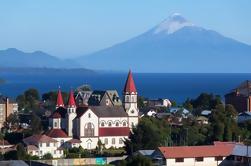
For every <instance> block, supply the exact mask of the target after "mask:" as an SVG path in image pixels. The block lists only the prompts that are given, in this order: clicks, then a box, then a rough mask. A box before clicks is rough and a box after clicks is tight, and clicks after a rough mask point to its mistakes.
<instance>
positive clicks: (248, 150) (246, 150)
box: [232, 144, 251, 157]
mask: <svg viewBox="0 0 251 166" xmlns="http://www.w3.org/2000/svg"><path fill="white" fill-rule="evenodd" d="M232 155H235V156H247V155H248V157H251V146H246V145H242V144H236V145H235V146H234V149H233V152H232Z"/></svg>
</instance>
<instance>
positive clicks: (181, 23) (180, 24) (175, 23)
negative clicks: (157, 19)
mask: <svg viewBox="0 0 251 166" xmlns="http://www.w3.org/2000/svg"><path fill="white" fill-rule="evenodd" d="M188 26H195V25H194V24H193V23H191V22H189V21H187V20H186V19H185V18H184V17H183V16H182V15H181V14H180V13H174V14H172V15H171V16H169V17H168V18H167V19H165V20H164V21H163V22H161V23H160V24H159V25H158V26H156V27H155V30H154V32H153V33H154V34H159V33H167V34H171V33H174V32H176V31H178V30H180V29H182V28H184V27H188Z"/></svg>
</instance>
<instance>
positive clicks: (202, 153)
mask: <svg viewBox="0 0 251 166" xmlns="http://www.w3.org/2000/svg"><path fill="white" fill-rule="evenodd" d="M233 148H234V145H233V144H225V145H208V146H174V147H159V150H160V151H161V153H162V154H163V155H164V157H165V158H166V159H167V158H195V157H217V156H223V157H224V156H229V155H230V154H231V152H232V151H233Z"/></svg>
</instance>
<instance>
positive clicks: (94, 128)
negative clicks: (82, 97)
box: [45, 71, 139, 149]
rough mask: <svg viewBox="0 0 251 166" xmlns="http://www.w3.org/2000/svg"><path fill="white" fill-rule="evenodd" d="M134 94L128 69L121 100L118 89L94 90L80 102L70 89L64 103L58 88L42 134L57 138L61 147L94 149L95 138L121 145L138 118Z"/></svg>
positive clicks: (134, 87) (108, 144) (106, 143)
mask: <svg viewBox="0 0 251 166" xmlns="http://www.w3.org/2000/svg"><path fill="white" fill-rule="evenodd" d="M137 95H138V94H137V90H136V86H135V83H134V80H133V76H132V72H131V71H129V73H128V77H127V80H126V83H125V87H124V90H123V99H122V102H120V99H119V97H118V95H117V92H114V91H107V92H105V91H104V92H102V93H101V92H99V91H93V92H92V93H90V94H89V95H88V101H89V102H85V104H79V102H78V101H76V97H77V96H74V92H73V91H72V90H71V91H70V94H69V99H68V103H67V105H65V104H64V102H63V98H62V94H61V91H60V89H59V90H58V96H57V104H56V110H55V111H54V112H53V113H52V115H51V117H50V119H49V126H50V130H49V131H47V132H46V133H45V134H46V135H47V136H49V137H51V138H53V139H55V140H56V141H58V142H59V144H60V147H66V148H71V147H79V146H82V147H83V148H84V149H95V148H96V147H97V144H98V141H101V143H102V144H103V145H104V146H105V148H110V147H114V148H120V147H123V146H124V140H125V139H127V138H128V136H129V134H130V132H131V130H132V128H133V127H134V126H137V124H138V121H139V110H138V107H137ZM93 101H95V102H93ZM96 101H99V102H96ZM120 103H121V104H120Z"/></svg>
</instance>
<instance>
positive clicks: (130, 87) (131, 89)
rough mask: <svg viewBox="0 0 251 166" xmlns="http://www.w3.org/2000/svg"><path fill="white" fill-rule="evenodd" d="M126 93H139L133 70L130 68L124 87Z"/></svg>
mask: <svg viewBox="0 0 251 166" xmlns="http://www.w3.org/2000/svg"><path fill="white" fill-rule="evenodd" d="M125 93H129V94H131V93H137V90H136V87H135V83H134V80H133V76H132V72H131V70H129V73H128V76H127V80H126V84H125V87H124V94H125Z"/></svg>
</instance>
